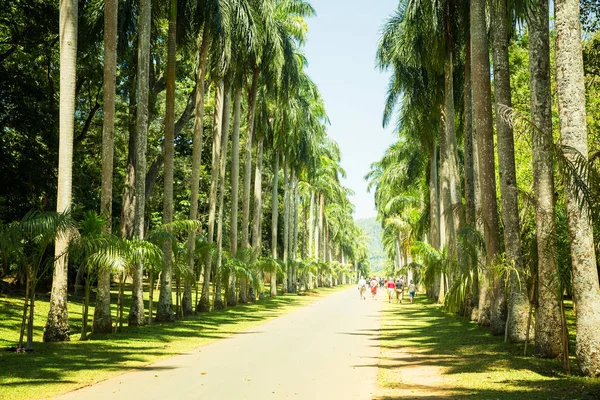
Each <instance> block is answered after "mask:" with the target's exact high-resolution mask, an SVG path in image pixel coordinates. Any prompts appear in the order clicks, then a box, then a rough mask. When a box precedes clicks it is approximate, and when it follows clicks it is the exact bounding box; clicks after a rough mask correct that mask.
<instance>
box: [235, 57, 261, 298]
mask: <svg viewBox="0 0 600 400" xmlns="http://www.w3.org/2000/svg"><path fill="white" fill-rule="evenodd" d="M259 75H260V69H259V68H258V67H255V68H254V71H253V72H252V85H251V86H250V92H249V94H248V133H247V136H246V149H245V155H244V179H243V181H244V188H243V189H244V191H243V198H242V242H241V248H242V249H246V248H248V247H249V245H250V239H249V238H250V236H249V232H248V229H249V226H250V225H249V221H250V187H251V179H252V175H251V174H252V138H253V136H254V125H255V121H254V117H255V115H256V98H257V93H258V78H259ZM239 302H240V303H242V304H243V303H247V302H248V286H247V281H246V279H242V280H241V281H240V298H239Z"/></svg>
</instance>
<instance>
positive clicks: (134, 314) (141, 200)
mask: <svg viewBox="0 0 600 400" xmlns="http://www.w3.org/2000/svg"><path fill="white" fill-rule="evenodd" d="M150 7H151V2H150V0H140V15H139V22H138V25H139V28H138V36H139V39H138V73H137V78H138V87H137V118H136V136H137V138H136V147H137V148H136V167H135V198H136V201H135V229H134V236H135V237H136V238H137V239H140V240H143V239H144V228H145V225H144V212H145V206H146V199H145V195H146V186H145V184H146V147H147V141H148V93H149V77H150V71H149V69H150V22H151V20H150V15H151V13H150ZM143 275H144V265H143V264H142V263H141V262H139V263H138V264H137V266H136V268H135V270H134V271H133V287H132V299H131V307H130V309H129V325H131V326H137V325H144V324H145V323H146V316H145V312H144V296H143V294H144V286H143V277H144V276H143Z"/></svg>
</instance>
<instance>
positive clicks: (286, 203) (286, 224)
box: [283, 155, 292, 293]
mask: <svg viewBox="0 0 600 400" xmlns="http://www.w3.org/2000/svg"><path fill="white" fill-rule="evenodd" d="M283 199H284V200H283V263H284V268H285V271H286V279H285V281H284V284H283V286H284V293H287V292H289V291H290V290H291V286H292V276H291V274H290V269H289V265H288V258H289V239H290V235H289V230H290V190H289V175H288V157H287V155H285V156H284V158H283Z"/></svg>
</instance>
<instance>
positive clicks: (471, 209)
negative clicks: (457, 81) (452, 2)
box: [464, 39, 479, 320]
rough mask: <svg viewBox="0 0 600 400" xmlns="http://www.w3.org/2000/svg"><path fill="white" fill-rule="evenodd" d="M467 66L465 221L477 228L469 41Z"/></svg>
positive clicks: (474, 298) (474, 290)
mask: <svg viewBox="0 0 600 400" xmlns="http://www.w3.org/2000/svg"><path fill="white" fill-rule="evenodd" d="M465 53H466V54H465V66H464V76H465V78H464V129H465V138H464V142H465V143H464V171H465V211H466V212H465V217H466V218H465V219H466V221H465V222H466V224H467V225H469V226H470V227H472V228H475V226H476V221H477V212H476V207H475V184H476V178H475V176H476V175H475V145H474V143H473V142H474V135H473V133H474V132H473V96H472V93H473V92H472V91H473V89H472V85H471V43H470V39H467V44H466V46H465ZM465 262H466V263H468V265H469V270H470V271H471V273H472V274H473V279H472V281H471V287H470V288H469V304H467V305H466V306H467V308H468V312H469V313H470V318H471V319H473V318H475V320H477V318H476V314H477V305H478V303H479V268H478V267H477V264H478V263H477V260H472V259H471V258H470V257H466V258H465Z"/></svg>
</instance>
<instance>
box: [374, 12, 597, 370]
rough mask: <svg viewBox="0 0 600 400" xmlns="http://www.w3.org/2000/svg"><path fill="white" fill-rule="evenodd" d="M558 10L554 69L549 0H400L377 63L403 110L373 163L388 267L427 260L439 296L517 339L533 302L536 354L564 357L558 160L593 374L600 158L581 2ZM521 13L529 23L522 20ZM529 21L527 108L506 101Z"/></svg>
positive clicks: (586, 356)
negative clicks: (527, 145) (390, 140)
mask: <svg viewBox="0 0 600 400" xmlns="http://www.w3.org/2000/svg"><path fill="white" fill-rule="evenodd" d="M554 14H555V25H554V33H555V46H556V51H555V65H556V70H555V71H553V70H551V67H550V66H551V63H550V56H551V50H550V44H551V41H550V28H549V12H548V2H547V1H545V0H535V1H530V2H525V3H523V2H521V3H519V2H517V3H510V2H507V1H503V0H500V1H492V2H486V1H484V0H471V1H469V2H466V1H464V2H463V1H456V0H445V1H440V2H424V1H420V0H401V1H400V2H399V6H398V8H397V10H396V11H395V12H394V13H393V14H392V15H391V17H390V18H389V19H388V20H387V22H386V23H385V25H384V27H383V30H382V37H381V41H380V43H379V50H378V53H377V62H378V64H379V66H380V67H381V68H382V69H383V70H390V71H392V76H391V78H390V83H389V88H388V96H387V103H386V108H385V112H384V124H387V123H389V122H390V120H392V119H393V118H394V117H395V116H396V115H397V116H398V126H399V134H400V138H399V140H398V142H396V143H395V144H394V145H392V146H391V147H390V148H389V149H388V151H387V152H386V154H385V155H384V157H383V158H382V159H381V160H380V161H379V162H377V163H374V164H373V166H372V170H371V172H370V173H369V174H368V175H367V179H368V180H369V182H370V183H369V184H370V186H371V187H372V188H374V189H375V197H376V203H377V209H378V215H379V219H380V221H381V222H382V224H383V226H384V243H385V244H386V248H387V249H388V254H389V255H390V258H391V259H393V260H395V265H393V266H390V268H399V267H401V266H405V265H408V266H409V268H416V267H417V266H418V263H417V262H419V263H420V264H422V265H425V266H426V267H427V268H426V269H425V270H422V269H421V272H422V274H424V275H425V281H424V282H426V284H427V286H428V288H429V292H430V294H431V295H432V296H434V297H436V298H438V299H439V301H440V302H445V303H446V305H447V306H448V307H449V309H451V310H454V311H461V312H462V313H464V315H465V316H470V317H471V318H472V319H474V320H476V321H478V322H479V323H480V324H482V325H486V326H488V325H489V326H490V328H491V330H492V332H493V333H494V334H498V335H500V334H501V335H505V336H506V338H507V339H509V340H511V341H513V342H525V341H528V340H529V335H530V321H531V310H532V305H535V329H534V330H533V331H534V335H535V354H536V355H537V356H539V357H549V358H560V357H562V358H563V361H564V362H565V366H566V367H568V351H569V344H568V334H567V333H566V332H567V329H566V322H565V317H564V310H563V303H562V298H563V293H564V292H565V290H566V288H565V284H564V283H563V282H564V281H565V280H564V279H563V280H561V279H560V275H561V274H564V269H565V268H564V266H562V265H559V264H558V261H557V252H558V251H560V249H557V247H556V246H557V244H556V240H557V238H556V237H557V236H556V235H557V233H556V232H557V230H556V229H557V225H556V224H557V222H556V218H557V217H556V215H555V207H556V200H555V175H554V174H555V172H557V171H558V173H559V174H560V176H561V177H562V183H561V184H560V185H559V186H564V200H563V201H564V203H563V207H566V214H567V217H568V218H567V222H566V224H567V225H566V226H567V227H568V237H569V240H568V245H570V260H568V261H569V262H570V265H571V269H570V270H569V271H567V272H566V275H567V276H569V275H570V276H571V279H570V282H572V286H569V287H568V288H567V289H568V290H569V293H571V290H572V294H573V299H574V304H575V308H576V315H577V326H576V329H577V340H576V354H577V360H578V363H579V367H580V369H581V370H582V371H583V373H584V374H586V375H589V376H598V375H600V358H598V357H597V351H598V346H599V344H600V332H599V331H598V329H597V327H598V326H600V314H599V313H598V310H600V287H599V281H598V269H597V259H596V254H595V248H594V246H595V244H594V237H593V231H592V222H593V221H594V217H593V216H594V215H596V214H595V213H596V212H597V210H595V208H594V207H595V206H594V204H595V203H597V201H594V200H593V196H592V195H591V194H592V193H595V189H593V187H594V185H595V184H596V183H594V182H592V181H590V180H589V178H588V177H590V176H594V174H595V173H596V172H595V170H594V166H593V164H591V163H588V147H587V134H586V119H585V104H586V99H585V86H584V72H583V60H582V43H581V34H580V23H579V2H578V1H576V0H560V1H555V2H554ZM488 16H489V20H490V26H489V30H488V25H487V23H486V18H487V17H488ZM519 24H520V25H519ZM523 25H524V26H525V27H526V31H523V30H522V29H521V30H519V29H518V27H519V26H523ZM524 34H526V35H528V37H529V41H528V43H529V44H528V51H529V86H530V110H529V115H530V118H529V117H527V116H524V115H523V114H521V113H519V112H518V111H516V110H514V109H513V108H512V102H511V96H512V92H511V66H510V57H509V48H510V44H511V40H512V39H514V37H515V36H519V35H521V36H522V35H524ZM490 41H491V42H490ZM490 49H492V51H490ZM553 54H554V53H553ZM490 56H491V59H492V65H493V69H492V68H491V67H490ZM491 72H493V76H491ZM552 73H555V74H556V95H557V96H556V97H557V99H558V116H559V121H560V123H559V130H560V143H557V144H554V142H553V131H552V99H553V97H552V92H551V74H552ZM492 84H493V87H492ZM492 89H493V97H492ZM513 90H514V89H513ZM455 102H458V103H455ZM492 106H494V107H495V110H493V109H492ZM396 110H398V114H395V111H396ZM494 116H495V118H494ZM494 124H495V125H494ZM515 126H518V127H519V129H521V128H523V130H524V131H525V132H527V133H528V134H529V135H530V140H531V153H530V154H531V156H532V158H533V159H532V163H531V164H530V166H529V167H528V168H529V170H530V171H531V174H532V178H533V179H532V180H533V182H532V185H533V195H532V198H533V200H531V203H532V204H533V206H534V209H535V226H534V227H533V229H532V236H534V237H535V245H536V247H537V250H536V251H534V253H535V254H533V255H531V254H529V255H528V256H526V255H525V253H527V249H526V246H525V244H524V243H523V240H524V237H526V235H524V234H523V232H524V227H523V215H525V214H524V213H525V212H526V211H527V202H524V201H523V200H522V201H521V202H519V195H520V194H519V188H518V183H519V182H518V181H517V167H520V166H519V165H517V164H516V163H515V140H514V128H515ZM457 127H458V129H459V132H460V133H462V135H460V136H461V137H460V138H461V139H462V146H460V144H461V143H460V140H458V139H457V136H458V135H457V133H456V132H457ZM494 128H495V129H494ZM494 132H495V133H496V139H495V140H496V141H494ZM496 154H497V158H496ZM461 160H462V161H463V165H460V161H461ZM497 177H499V182H497ZM498 189H499V191H500V193H499V196H498V193H497V190H498ZM591 196H592V197H591ZM521 198H522V197H521ZM559 206H561V205H560V204H559ZM590 206H591V209H590ZM500 210H501V212H500ZM567 280H568V279H567ZM592 310H593V311H592Z"/></svg>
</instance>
